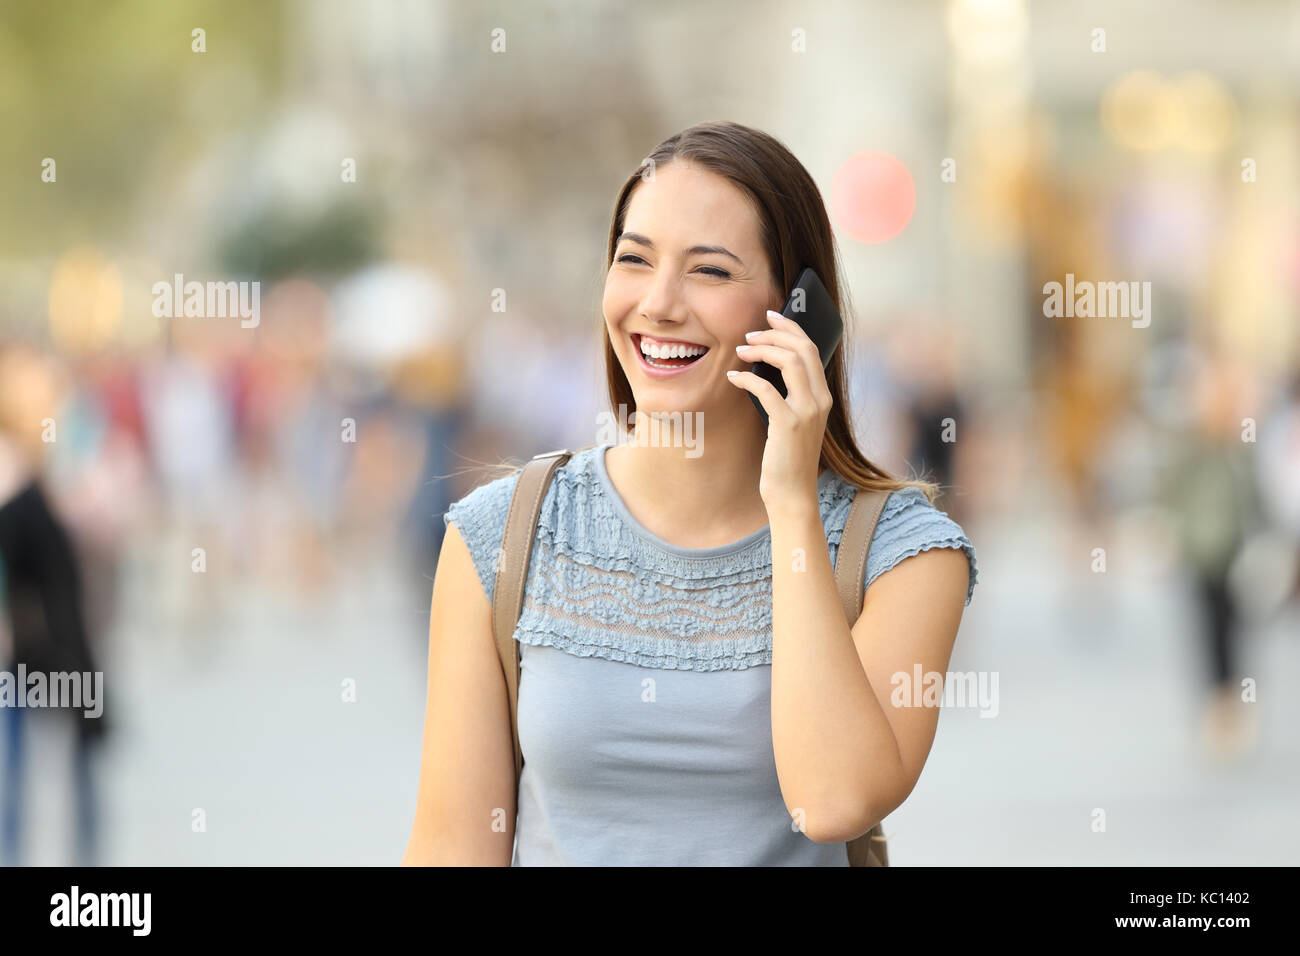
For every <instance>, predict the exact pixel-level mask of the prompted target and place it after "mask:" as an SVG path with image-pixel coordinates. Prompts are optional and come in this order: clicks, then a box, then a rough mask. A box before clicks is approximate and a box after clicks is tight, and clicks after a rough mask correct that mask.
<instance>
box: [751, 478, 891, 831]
mask: <svg viewBox="0 0 1300 956" xmlns="http://www.w3.org/2000/svg"><path fill="white" fill-rule="evenodd" d="M769 518H770V527H771V535H772V748H773V752H774V755H775V758H776V768H777V776H778V778H779V780H780V785H781V793H782V796H783V797H784V798H785V802H786V807H787V808H788V809H789V810H790V811H791V813H792V814H794V815H795V819H796V822H800V823H802V825H803V827H804V830H805V833H806V835H807V836H808V837H809V838H810V839H813V840H816V841H817V842H821V843H830V842H836V841H838V840H847V839H852V838H853V837H855V836H857V835H859V834H860V833H862V832H864V831H865V830H866V829H867V828H869V827H870V826H871V825H873V824H874V823H875V822H877V820H876V819H874V817H875V815H876V814H877V813H879V812H881V810H880V808H882V807H883V808H886V809H885V810H884V811H883V812H888V810H889V809H892V808H893V806H895V805H896V804H895V803H893V802H891V800H893V797H894V795H895V794H896V793H897V792H898V790H899V787H900V782H901V781H902V780H903V779H904V773H903V764H902V757H901V755H900V753H899V749H898V743H897V741H896V740H895V738H894V734H893V730H892V729H891V727H890V725H889V721H888V719H887V718H886V716H885V712H884V710H883V708H882V707H881V704H880V702H879V701H878V700H877V697H876V694H875V692H874V690H873V689H872V687H871V684H870V682H869V681H868V679H867V675H866V671H865V670H864V668H863V665H862V661H861V659H860V658H859V656H858V652H857V649H856V647H855V645H854V642H853V636H852V633H851V630H850V627H849V623H848V621H846V620H845V618H844V611H843V609H842V607H841V604H840V600H839V595H838V592H837V590H836V587H835V576H834V569H833V568H832V567H831V561H830V555H829V553H828V550H827V547H826V532H825V528H824V526H823V524H822V519H821V515H820V513H819V511H818V508H817V502H816V498H815V497H814V498H813V500H812V501H811V502H800V503H799V504H798V505H796V506H793V507H790V508H788V509H785V510H783V511H777V512H775V513H773V512H772V511H771V510H769ZM800 811H802V818H800V815H799V814H800Z"/></svg>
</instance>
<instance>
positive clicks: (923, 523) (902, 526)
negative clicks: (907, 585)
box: [863, 488, 979, 604]
mask: <svg viewBox="0 0 1300 956" xmlns="http://www.w3.org/2000/svg"><path fill="white" fill-rule="evenodd" d="M931 548H961V549H962V551H964V552H965V553H966V560H967V562H968V563H969V564H970V583H969V585H968V586H967V589H966V604H970V601H971V597H972V595H974V593H975V581H976V579H977V578H978V577H979V570H978V568H977V566H976V563H975V547H974V546H973V545H972V544H971V543H970V540H969V539H968V538H967V537H966V535H965V534H964V533H963V532H962V529H961V526H960V525H959V524H957V522H955V521H953V520H952V519H951V518H949V517H948V516H947V515H946V514H944V513H943V512H942V511H940V510H939V509H938V508H936V507H935V506H934V505H932V504H930V502H929V501H928V500H927V499H926V497H925V493H924V492H922V491H921V489H919V488H901V489H899V490H898V491H895V492H894V493H893V494H891V495H890V496H889V498H888V499H887V500H886V501H885V507H884V510H883V511H882V512H881V515H880V520H879V522H878V523H877V524H876V533H875V536H874V537H872V539H871V553H870V554H869V555H868V556H867V574H866V584H865V585H864V586H863V587H864V589H865V588H867V587H870V586H871V582H872V581H874V580H875V579H876V578H878V577H879V576H880V575H882V574H884V573H885V572H886V571H888V570H889V569H890V568H892V567H894V566H895V565H896V564H898V563H899V562H900V561H902V560H903V559H904V558H910V557H911V556H912V555H914V554H920V553H921V552H922V551H928V550H930V549H931Z"/></svg>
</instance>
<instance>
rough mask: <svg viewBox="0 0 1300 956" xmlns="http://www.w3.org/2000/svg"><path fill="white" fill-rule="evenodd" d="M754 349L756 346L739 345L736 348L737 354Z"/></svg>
mask: <svg viewBox="0 0 1300 956" xmlns="http://www.w3.org/2000/svg"><path fill="white" fill-rule="evenodd" d="M753 347H754V346H752V345H737V346H736V351H737V352H743V351H745V349H752V348H753Z"/></svg>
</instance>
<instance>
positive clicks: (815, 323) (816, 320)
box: [749, 267, 844, 425]
mask: <svg viewBox="0 0 1300 956" xmlns="http://www.w3.org/2000/svg"><path fill="white" fill-rule="evenodd" d="M781 314H782V315H784V316H785V317H786V318H787V319H794V321H796V322H798V323H799V327H800V328H802V329H803V330H804V332H805V333H807V335H808V338H810V339H812V340H813V344H815V345H816V346H817V352H818V354H819V355H820V356H821V360H822V368H825V367H826V366H827V365H829V364H830V361H831V356H832V355H833V354H834V353H835V348H836V346H838V345H839V344H840V338H841V336H843V335H844V320H843V319H842V318H840V313H839V310H837V309H836V308H835V303H834V302H832V301H831V296H830V293H829V292H827V291H826V286H824V285H822V280H821V278H820V277H819V276H818V275H817V273H816V272H814V271H813V270H812V269H811V268H810V267H805V268H804V270H803V271H802V272H800V273H799V278H798V279H796V280H795V283H794V288H793V289H791V290H790V295H789V297H788V298H787V299H786V300H785V307H784V308H782V309H781ZM750 371H751V372H753V373H754V374H755V375H757V376H759V377H760V378H762V379H765V380H766V381H768V382H771V383H772V384H773V385H775V386H776V390H777V391H778V392H780V393H781V397H782V398H785V396H786V394H787V390H786V387H785V380H784V379H783V378H781V370H780V369H779V368H777V367H776V366H775V365H768V364H767V363H766V362H758V363H756V364H755V365H754V367H753V368H751V369H750ZM749 397H750V400H751V401H753V403H754V407H755V408H757V409H758V414H759V415H760V416H761V417H762V419H763V424H764V425H766V424H767V410H766V409H764V408H763V404H762V403H761V402H760V401H759V400H758V396H757V395H755V394H754V393H753V392H750V393H749Z"/></svg>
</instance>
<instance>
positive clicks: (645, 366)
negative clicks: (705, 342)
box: [630, 332, 709, 378]
mask: <svg viewBox="0 0 1300 956" xmlns="http://www.w3.org/2000/svg"><path fill="white" fill-rule="evenodd" d="M630 338H631V340H632V351H633V352H635V353H636V360H637V364H638V365H640V366H641V371H643V372H645V374H646V375H649V376H650V377H651V378H674V377H676V376H678V375H681V374H683V373H685V372H689V371H690V370H691V369H693V368H695V366H697V365H699V364H700V359H702V358H704V356H705V355H708V354H709V353H708V351H706V352H705V353H704V355H701V356H699V358H696V359H693V360H691V361H689V362H686V363H684V364H682V365H676V366H672V367H662V366H657V365H651V364H650V363H649V362H647V361H646V356H645V354H644V353H643V352H642V351H641V333H639V332H634V333H632V335H631V336H630ZM656 341H658V340H656ZM663 341H674V340H672V339H665V340H663ZM683 344H686V343H683ZM668 361H673V360H671V359H669V360H668ZM678 361H680V360H678Z"/></svg>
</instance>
